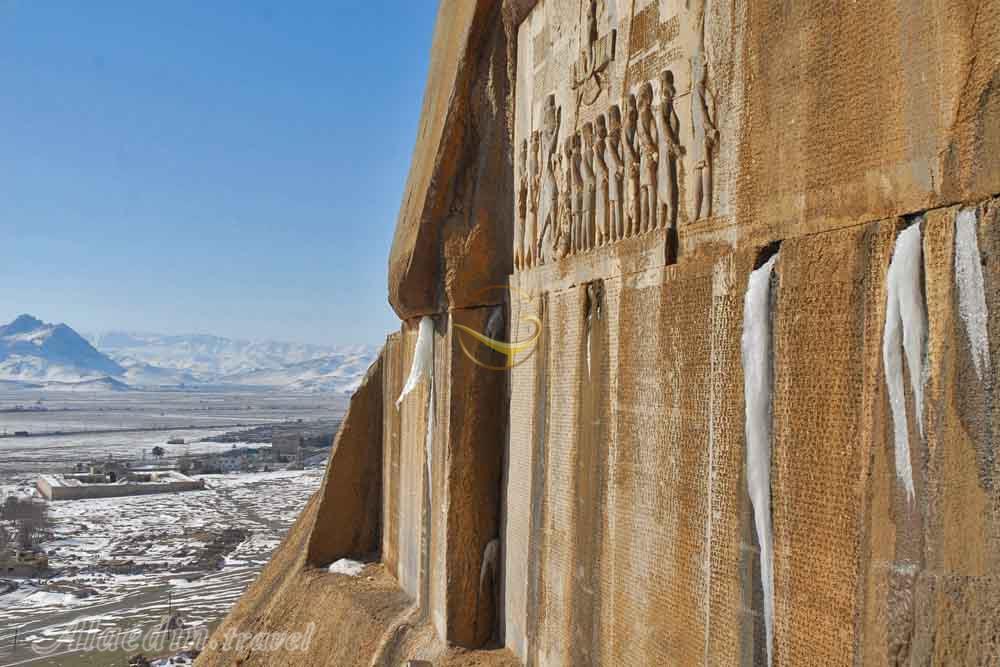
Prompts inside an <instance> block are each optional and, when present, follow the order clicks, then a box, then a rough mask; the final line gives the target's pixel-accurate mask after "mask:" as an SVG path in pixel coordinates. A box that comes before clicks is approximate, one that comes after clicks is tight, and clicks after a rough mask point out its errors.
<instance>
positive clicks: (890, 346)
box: [882, 224, 927, 500]
mask: <svg viewBox="0 0 1000 667" xmlns="http://www.w3.org/2000/svg"><path fill="white" fill-rule="evenodd" d="M922 269H923V255H922V248H921V235H920V225H919V224H913V225H910V226H909V227H907V228H906V229H904V230H903V231H902V232H900V233H899V236H898V237H897V238H896V247H895V249H894V250H893V252H892V261H891V262H890V263H889V272H888V274H887V275H886V286H887V290H886V291H887V298H886V308H885V311H886V312H885V330H884V331H883V335H882V360H883V363H884V365H885V382H886V386H887V387H888V390H889V404H890V406H891V408H892V424H893V436H894V437H893V440H894V443H895V455H896V476H897V477H899V479H900V481H902V483H903V486H904V487H905V488H906V494H907V497H908V498H909V499H910V500H912V499H913V496H914V489H913V466H912V464H911V462H910V439H909V434H908V432H907V421H906V396H905V393H904V390H903V358H904V356H905V358H906V367H907V369H908V370H909V372H910V387H911V390H912V392H913V402H914V405H915V409H916V419H917V429H918V431H919V432H920V436H921V437H923V434H924V421H923V405H924V380H923V360H924V343H925V341H926V339H927V314H926V307H925V305H924V297H923V291H922V289H921V285H920V279H921V271H922Z"/></svg>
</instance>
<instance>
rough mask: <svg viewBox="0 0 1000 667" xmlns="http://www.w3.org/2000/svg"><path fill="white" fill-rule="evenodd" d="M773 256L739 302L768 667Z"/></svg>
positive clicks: (771, 606) (770, 634)
mask: <svg viewBox="0 0 1000 667" xmlns="http://www.w3.org/2000/svg"><path fill="white" fill-rule="evenodd" d="M777 259H778V256H777V255H774V256H773V257H771V259H769V260H767V263H765V264H764V265H763V266H762V267H760V268H759V269H757V270H756V271H754V272H753V273H751V274H750V281H749V283H748V284H747V292H746V296H745V297H744V302H743V391H744V399H745V403H746V440H747V490H748V492H749V494H750V502H751V504H752V505H753V514H754V525H755V526H756V528H757V540H758V541H759V542H760V584H761V589H762V590H763V594H764V625H765V628H766V630H767V662H768V664H771V655H772V646H773V643H774V575H773V573H774V546H773V539H774V538H773V535H772V533H771V365H772V362H771V303H770V296H771V271H772V269H774V263H775V262H776V261H777Z"/></svg>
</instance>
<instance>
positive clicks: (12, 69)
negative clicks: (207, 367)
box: [0, 0, 436, 343]
mask: <svg viewBox="0 0 1000 667" xmlns="http://www.w3.org/2000/svg"><path fill="white" fill-rule="evenodd" d="M435 12H436V2H434V1H431V0H398V1H393V2H378V1H373V0H364V1H360V0H359V1H358V2H354V3H338V2H330V1H325V2H324V1H322V0H315V1H313V0H308V1H297V2H293V3H277V2H268V3H265V2H258V1H248V0H240V1H238V2H237V1H221V0H213V1H212V2H203V1H198V2H188V1H184V0H170V1H157V2H153V1H150V2H145V1H143V2H134V1H120V2H119V1H110V0H108V1H103V0H94V1H93V2H79V1H78V0H65V1H57V0H0V128H2V129H0V323H3V322H6V321H9V320H11V319H13V318H14V317H15V316H16V315H18V314H19V313H22V312H28V313H31V314H33V315H36V316H38V317H40V318H42V319H43V320H46V321H58V322H66V323H67V324H69V325H70V326H72V327H74V328H76V329H78V330H80V331H96V330H107V329H130V330H140V331H155V332H163V333H189V332H203V333H213V334H217V335H223V336H231V337H242V338H274V339H281V340H295V341H304V342H314V343H380V342H381V341H382V340H383V338H384V335H385V333H386V332H387V331H389V330H390V329H392V328H394V327H396V326H398V324H397V320H396V317H395V315H394V314H393V313H392V311H391V309H390V308H389V306H388V305H387V303H386V262H387V257H388V252H389V246H390V244H391V241H392V232H393V227H394V225H395V221H396V215H397V213H398V210H399V203H400V197H401V194H402V191H403V186H404V183H405V179H406V173H407V170H408V168H409V162H410V154H411V151H412V149H413V145H414V141H415V138H416V131H417V123H418V119H419V112H420V105H421V98H422V95H423V87H424V80H425V78H426V74H427V65H428V61H429V55H430V43H431V35H432V31H433V23H434V15H435Z"/></svg>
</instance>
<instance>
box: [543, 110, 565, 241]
mask: <svg viewBox="0 0 1000 667" xmlns="http://www.w3.org/2000/svg"><path fill="white" fill-rule="evenodd" d="M561 122H562V110H561V109H559V108H557V107H556V98H555V95H549V97H548V99H547V100H546V101H545V111H544V112H543V123H542V132H543V138H542V142H543V146H542V150H543V151H544V152H543V154H542V158H543V160H542V164H543V165H544V170H545V173H544V174H543V176H542V192H541V201H540V202H539V209H538V213H539V215H538V219H539V220H541V221H542V223H541V224H542V228H541V230H540V231H539V246H540V247H545V246H546V245H550V246H551V245H553V242H554V240H555V233H556V229H555V227H556V224H557V222H556V219H555V218H556V207H557V205H558V200H559V187H558V185H557V184H556V169H557V164H556V161H555V159H554V157H555V155H556V147H557V146H558V143H557V142H558V141H559V125H560V124H561ZM546 239H548V240H549V244H546V243H545V240H546Z"/></svg>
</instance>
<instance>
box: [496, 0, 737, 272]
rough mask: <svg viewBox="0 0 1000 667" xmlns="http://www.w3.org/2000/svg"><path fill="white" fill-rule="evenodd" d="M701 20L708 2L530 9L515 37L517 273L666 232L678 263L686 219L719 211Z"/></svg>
mask: <svg viewBox="0 0 1000 667" xmlns="http://www.w3.org/2000/svg"><path fill="white" fill-rule="evenodd" d="M574 7H575V9H574ZM704 25H705V10H704V3H703V2H701V1H699V0H634V1H633V0H579V2H578V4H577V3H573V2H572V1H571V0H542V1H541V2H539V4H538V5H536V6H535V9H534V10H532V12H531V13H530V14H529V16H528V18H527V19H526V20H525V22H524V23H523V24H522V26H521V28H520V33H519V39H518V44H519V50H520V51H521V52H522V57H520V58H519V61H518V62H519V63H520V64H519V65H518V67H519V71H518V80H519V81H521V82H522V85H520V86H519V88H518V98H517V102H516V109H517V115H518V120H517V122H516V123H515V137H516V139H518V140H520V141H521V143H519V144H517V145H518V147H519V148H518V150H519V151H520V153H519V159H518V163H519V166H518V168H519V169H520V170H521V172H522V173H524V174H526V176H525V177H524V178H519V180H518V181H517V183H518V188H517V220H518V226H519V229H518V230H515V243H516V244H517V246H518V248H519V249H520V250H519V251H518V250H515V268H516V269H517V270H524V269H526V268H531V267H533V266H537V265H538V264H540V263H543V262H549V261H553V260H556V259H561V258H563V257H566V256H569V255H574V254H579V253H586V252H590V251H593V250H594V249H596V248H601V247H604V246H607V245H609V244H612V243H618V242H621V241H623V240H626V239H628V238H630V237H634V236H637V235H642V234H647V233H650V232H654V231H657V230H661V229H662V230H666V235H665V237H666V239H667V241H666V242H667V244H668V245H670V246H671V248H668V249H667V257H668V258H669V259H668V261H672V259H673V258H675V257H676V253H677V249H678V247H679V241H678V238H679V234H678V232H679V230H681V229H682V228H683V225H685V224H690V223H694V222H697V221H699V220H707V219H710V218H712V217H713V216H714V215H715V212H714V211H713V208H714V207H713V201H714V200H713V197H714V192H713V167H714V160H715V155H716V154H717V152H718V147H719V130H718V129H717V123H716V100H715V96H714V94H713V92H712V86H711V79H710V72H711V70H712V67H711V63H710V62H709V58H708V56H707V55H706V54H707V52H706V49H705V38H704V30H705V28H704ZM522 67H523V68H524V69H523V71H522V69H521V68H522ZM542 95H544V97H542ZM529 137H530V141H525V140H526V139H528V138H529ZM539 181H540V183H539ZM539 189H540V192H539ZM660 233H662V232H660Z"/></svg>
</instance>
